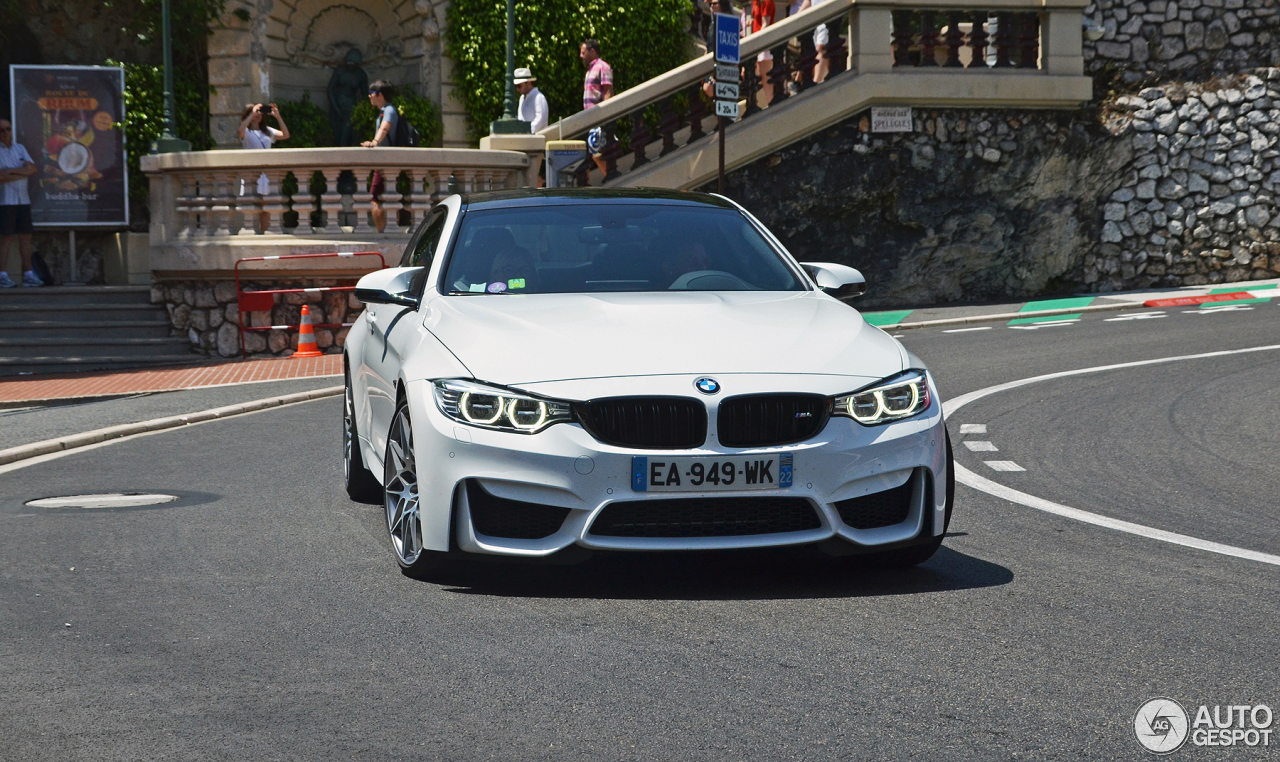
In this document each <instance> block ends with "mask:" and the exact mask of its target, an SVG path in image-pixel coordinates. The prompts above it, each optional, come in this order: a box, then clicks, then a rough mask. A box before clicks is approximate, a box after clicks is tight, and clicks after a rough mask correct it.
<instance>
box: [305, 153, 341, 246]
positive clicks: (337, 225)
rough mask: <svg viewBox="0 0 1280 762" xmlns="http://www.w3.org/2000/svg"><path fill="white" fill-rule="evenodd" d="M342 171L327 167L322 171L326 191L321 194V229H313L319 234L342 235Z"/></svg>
mask: <svg viewBox="0 0 1280 762" xmlns="http://www.w3.org/2000/svg"><path fill="white" fill-rule="evenodd" d="M340 174H342V170H340V169H336V168H333V167H327V168H325V169H322V170H320V175H321V176H322V177H323V178H324V183H325V189H324V192H323V193H321V194H320V227H318V228H313V230H314V231H315V232H317V233H325V234H327V235H338V234H341V233H342V227H341V225H342V212H343V209H344V207H345V205H344V204H343V198H342V194H341V193H339V192H338V176H339V175H340Z"/></svg>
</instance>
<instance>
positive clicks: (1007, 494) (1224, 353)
mask: <svg viewBox="0 0 1280 762" xmlns="http://www.w3.org/2000/svg"><path fill="white" fill-rule="evenodd" d="M1276 350H1280V344H1269V345H1267V346H1262V347H1247V348H1245V349H1224V350H1220V351H1217V352H1204V353H1201V354H1195V355H1178V356H1176V357H1161V358H1157V359H1155V360H1137V361H1135V362H1123V363H1116V364H1114V365H1098V366H1096V367H1093V368H1078V369H1076V370H1065V371H1060V372H1058V373H1046V374H1044V375H1043V376H1032V377H1031V378H1023V379H1019V380H1017V381H1009V382H1006V383H1003V384H996V385H995V386H988V387H987V388H985V389H978V390H976V391H972V392H968V393H966V394H962V395H960V396H959V397H956V398H955V399H953V400H948V401H947V402H944V403H943V410H944V413H943V418H950V417H951V415H952V414H953V413H955V412H956V411H957V410H959V409H960V408H962V407H964V406H965V405H968V404H969V403H970V402H975V401H977V400H980V399H982V398H983V397H988V396H990V395H992V394H997V393H999V392H1004V391H1008V390H1010V389H1017V388H1018V387H1021V386H1027V385H1029V384H1035V383H1039V382H1041V381H1050V380H1053V379H1056V378H1070V377H1071V376H1083V375H1086V374H1089V373H1103V372H1105V371H1108V370H1119V369H1122V368H1140V367H1142V366H1144V365H1163V364H1165V363H1171V362H1181V361H1183V360H1203V359H1207V358H1210V357H1229V356H1231V355H1243V354H1251V353H1254V352H1274V351H1276ZM954 467H955V470H956V481H958V482H960V483H961V484H963V485H965V486H967V487H971V488H973V489H976V490H978V491H980V492H985V493H987V494H988V495H992V496H995V497H998V498H1000V499H1002V500H1008V501H1009V502H1012V503H1017V504H1019V505H1024V506H1026V507H1028V508H1033V509H1035V510H1038V511H1044V512H1045V513H1051V514H1053V515H1055V516H1062V517H1064V518H1069V519H1075V520H1076V521H1081V522H1084V523H1085V524H1093V525H1094V526H1100V527H1105V528H1107V529H1114V530H1116V531H1117V532H1125V533H1127V534H1133V535H1137V536H1139V537H1146V538H1148V539H1152V540H1159V541H1161V542H1167V543H1170V544H1173V545H1181V546H1184V547H1188V548H1195V549H1197V550H1205V551H1208V552H1210V553H1218V554H1221V555H1224V556H1232V557H1234V558H1243V559H1246V560H1249V561H1259V562H1261V563H1264V564H1271V565H1273V566H1280V556H1275V555H1272V554H1270V553H1260V552H1258V551H1256V550H1249V549H1247V548H1237V547H1235V546H1234V545H1223V544H1221V543H1217V542H1210V541H1209V540H1201V539H1199V538H1197V537H1188V536H1187V535H1182V534H1177V533H1175V532H1166V531H1164V530H1163V529H1155V528H1153V527H1148V526H1143V525H1142V524H1134V523H1132V522H1128V521H1120V520H1119V519H1113V518H1109V517H1107V516H1102V515H1099V514H1097V513H1090V512H1089V511H1082V510H1080V509H1078V508H1070V507H1068V506H1065V505H1060V504H1058V503H1054V502H1051V501H1049V500H1045V499H1044V498H1039V497H1036V496H1035V495H1028V494H1027V493H1025V492H1019V491H1018V490H1015V489H1012V488H1009V487H1006V486H1004V485H1003V484H998V483H996V482H993V481H991V480H990V479H987V478H985V477H982V476H979V475H978V474H975V473H974V472H972V471H970V470H969V469H967V468H965V467H964V466H962V465H960V464H959V463H955V464H954Z"/></svg>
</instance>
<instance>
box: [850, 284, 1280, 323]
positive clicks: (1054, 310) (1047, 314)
mask: <svg viewBox="0 0 1280 762" xmlns="http://www.w3.org/2000/svg"><path fill="white" fill-rule="evenodd" d="M1277 297H1280V278H1278V279H1273V280H1251V281H1245V282H1243V283H1234V284H1213V285H1205V286H1185V287H1183V288H1177V289H1167V290H1148V291H1125V292H1120V293H1112V294H1097V295H1093V296H1072V297H1066V298H1062V299H1040V300H1035V301H1029V302H1011V303H1006V304H986V305H967V306H959V307H926V308H923V309H914V310H883V311H878V312H863V313H862V317H863V318H865V319H866V321H867V322H868V323H870V324H872V325H876V326H880V327H881V328H886V329H887V328H893V329H895V330H902V329H908V328H925V327H929V326H936V325H959V324H964V323H984V322H993V321H1000V320H1009V321H1011V324H1017V323H1032V322H1037V321H1041V320H1054V319H1058V320H1063V319H1071V318H1078V317H1080V316H1081V315H1082V314H1084V313H1085V312H1102V311H1109V310H1124V309H1142V308H1156V307H1173V306H1195V305H1202V304H1203V305H1219V304H1222V305H1226V304H1232V303H1241V302H1253V301H1265V300H1269V299H1273V298H1277ZM853 306H855V307H856V306H857V302H854V303H853Z"/></svg>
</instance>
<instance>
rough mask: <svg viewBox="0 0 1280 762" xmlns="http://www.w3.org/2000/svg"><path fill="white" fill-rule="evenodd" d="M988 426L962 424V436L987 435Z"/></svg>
mask: <svg viewBox="0 0 1280 762" xmlns="http://www.w3.org/2000/svg"><path fill="white" fill-rule="evenodd" d="M986 433H987V424H985V423H962V424H960V434H961V436H963V435H965V434H986Z"/></svg>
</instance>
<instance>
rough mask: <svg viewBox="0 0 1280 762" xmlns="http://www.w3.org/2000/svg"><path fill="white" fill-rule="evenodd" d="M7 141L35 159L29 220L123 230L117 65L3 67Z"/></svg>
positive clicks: (125, 201)
mask: <svg viewBox="0 0 1280 762" xmlns="http://www.w3.org/2000/svg"><path fill="white" fill-rule="evenodd" d="M9 86H10V93H12V95H11V97H12V99H13V102H12V111H11V112H10V113H12V114H13V132H14V140H16V141H18V142H19V143H22V144H23V145H24V146H26V148H27V152H28V153H30V154H31V158H32V159H34V160H35V163H36V174H35V175H34V176H33V177H32V178H30V185H29V186H28V190H29V192H30V194H31V221H32V222H33V223H34V224H35V225H36V226H37V227H40V226H44V227H62V228H67V227H126V226H127V225H128V224H129V188H128V174H129V173H128V171H127V170H126V165H125V155H124V70H123V69H121V68H119V67H107V66H10V67H9Z"/></svg>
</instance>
